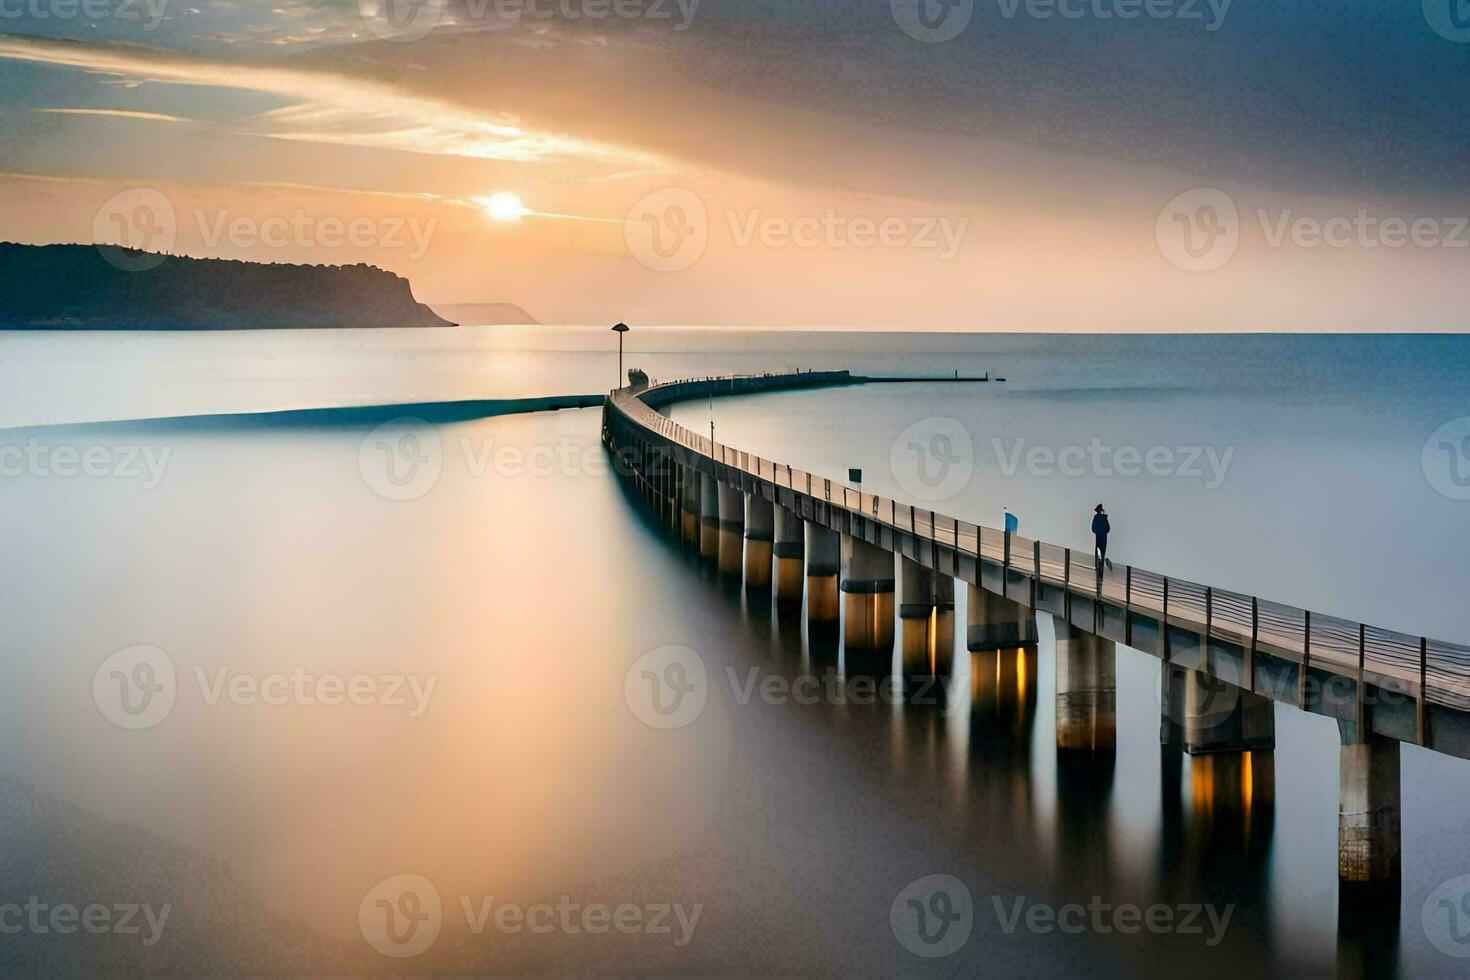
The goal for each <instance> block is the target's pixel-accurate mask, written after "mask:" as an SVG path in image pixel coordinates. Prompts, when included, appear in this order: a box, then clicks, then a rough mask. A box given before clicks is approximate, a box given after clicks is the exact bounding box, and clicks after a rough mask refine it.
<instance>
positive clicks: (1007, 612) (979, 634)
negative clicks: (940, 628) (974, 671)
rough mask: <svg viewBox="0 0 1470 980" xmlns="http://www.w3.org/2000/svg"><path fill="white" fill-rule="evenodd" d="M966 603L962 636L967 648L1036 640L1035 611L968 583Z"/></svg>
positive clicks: (993, 647) (1016, 644)
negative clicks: (965, 617)
mask: <svg viewBox="0 0 1470 980" xmlns="http://www.w3.org/2000/svg"><path fill="white" fill-rule="evenodd" d="M967 607H968V611H967V613H966V615H967V617H968V622H967V623H966V630H965V639H966V646H968V647H969V648H970V649H971V650H1004V649H1010V648H1013V647H1023V646H1026V645H1027V644H1030V643H1035V642H1036V613H1035V612H1034V611H1033V610H1031V609H1028V608H1026V607H1025V606H1023V605H1021V604H1020V603H1019V602H1012V601H1011V600H1010V599H1004V598H1001V597H1000V596H998V595H996V594H995V593H993V592H987V591H986V590H984V589H982V588H980V587H979V586H978V585H975V584H973V583H971V584H970V586H969V592H968V593H967ZM1060 622H1061V620H1058V623H1060Z"/></svg>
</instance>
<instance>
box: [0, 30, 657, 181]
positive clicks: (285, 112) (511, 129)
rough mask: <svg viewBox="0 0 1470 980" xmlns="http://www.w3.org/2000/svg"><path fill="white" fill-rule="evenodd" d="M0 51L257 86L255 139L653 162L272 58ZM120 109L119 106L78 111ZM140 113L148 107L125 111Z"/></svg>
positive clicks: (65, 47)
mask: <svg viewBox="0 0 1470 980" xmlns="http://www.w3.org/2000/svg"><path fill="white" fill-rule="evenodd" d="M0 58H6V59H12V60H18V61H27V62H32V63H37V64H43V65H50V66H53V67H59V68H71V69H77V70H81V71H86V72H93V73H97V74H101V75H113V76H120V77H123V78H125V79H132V80H142V81H149V82H156V83H162V84H178V85H201V86H209V87H214V88H225V89H236V90H243V91H251V92H260V93H265V94H269V95H274V96H278V97H280V98H283V99H287V100H289V101H290V102H292V103H293V104H292V105H290V106H288V107H287V108H284V109H280V110H275V111H272V112H267V113H263V114H261V115H258V116H255V117H251V118H250V119H248V120H246V121H245V122H244V123H243V124H242V128H243V130H244V131H247V132H250V133H253V134H255V135H260V136H269V137H279V138H284V139H296V140H309V141H315V142H325V143H343V144H349V145H358V146H376V147H383V148H389V149H395V150H408V151H412V152H417V153H429V154H436V155H446V156H464V157H471V158H478V159H497V160H515V161H534V160H557V161H561V160H587V161H594V162H597V163H602V164H611V165H615V166H619V167H628V166H633V167H635V168H642V169H647V168H656V167H658V166H660V165H661V161H660V160H659V158H658V157H657V156H655V155H653V154H648V153H645V152H641V151H637V150H633V149H629V148H627V147H623V146H617V145H613V144H607V143H599V142H596V141H591V140H585V139H580V138H578V137H575V136H570V135H563V134H559V133H551V132H533V131H529V130H527V129H525V128H523V127H522V126H521V125H519V124H518V123H517V122H516V120H515V119H514V117H512V116H510V115H509V114H506V113H496V112H492V111H487V110H482V109H472V108H466V107H464V106H461V105H455V104H452V103H449V102H446V101H442V100H439V99H435V98H431V97H427V96H424V95H411V94H405V93H404V92H403V91H402V90H401V89H398V88H396V87H393V86H391V85H386V84H382V83H379V82H374V81H368V80H364V79H360V78H354V77H351V76H349V75H344V74H337V73H332V72H329V71H321V70H314V69H303V68H295V67H289V66H280V65H275V64H252V63H239V62H221V61H213V60H208V59H204V58H200V57H196V56H193V55H188V54H180V53H176V52H172V51H163V50H159V49H154V48H143V47H134V46H124V45H93V44H84V43H79V42H72V41H54V40H43V39H38V38H23V37H18V36H14V35H0ZM84 111H89V112H91V113H92V114H108V115H115V116H126V115H129V114H128V113H126V112H124V111H123V110H84ZM133 115H134V117H137V118H146V117H148V116H151V115H153V114H146V113H145V114H142V115H138V114H133Z"/></svg>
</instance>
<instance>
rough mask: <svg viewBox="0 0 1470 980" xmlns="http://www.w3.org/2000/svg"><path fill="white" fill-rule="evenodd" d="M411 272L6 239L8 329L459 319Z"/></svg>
mask: <svg viewBox="0 0 1470 980" xmlns="http://www.w3.org/2000/svg"><path fill="white" fill-rule="evenodd" d="M452 326H454V324H452V323H450V322H449V321H448V320H445V319H443V318H441V317H439V316H438V315H437V314H435V313H434V312H433V311H432V310H430V309H429V308H428V307H427V306H425V305H423V304H422V303H419V302H417V301H415V300H414V298H413V291H412V289H411V287H410V286H409V282H408V280H407V279H405V278H403V277H402V276H396V275H394V274H393V273H391V272H386V271H384V270H382V269H379V268H376V267H374V266H370V265H347V266H337V265H285V264H269V263H260V262H238V261H234V260H230V259H195V258H189V257H187V256H176V255H169V256H163V255H158V254H155V253H151V252H142V251H137V250H133V249H123V248H117V247H114V246H96V245H16V244H13V243H10V242H3V243H0V329H6V330H265V329H283V328H334V327H452Z"/></svg>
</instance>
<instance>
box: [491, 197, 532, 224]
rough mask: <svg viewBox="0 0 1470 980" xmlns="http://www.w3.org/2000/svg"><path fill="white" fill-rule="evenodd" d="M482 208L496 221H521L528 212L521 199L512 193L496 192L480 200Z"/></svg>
mask: <svg viewBox="0 0 1470 980" xmlns="http://www.w3.org/2000/svg"><path fill="white" fill-rule="evenodd" d="M479 201H480V206H481V207H483V208H484V209H485V213H486V214H488V215H489V216H490V217H491V218H492V219H493V220H495V221H520V220H521V219H522V218H524V217H525V216H526V215H527V214H529V213H530V212H528V211H527V210H526V206H525V205H524V204H522V203H521V199H520V198H519V197H517V196H516V195H515V194H512V193H511V192H510V191H496V192H495V193H494V194H491V195H490V196H489V197H482V198H480V199H479Z"/></svg>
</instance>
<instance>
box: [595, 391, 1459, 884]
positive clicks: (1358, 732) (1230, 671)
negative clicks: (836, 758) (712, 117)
mask: <svg viewBox="0 0 1470 980" xmlns="http://www.w3.org/2000/svg"><path fill="white" fill-rule="evenodd" d="M878 380H886V379H869V378H862V377H858V376H854V375H852V374H850V373H848V372H846V371H833V372H811V373H803V374H786V375H757V376H747V377H726V378H702V379H695V380H688V381H678V382H673V383H668V384H659V385H655V386H652V387H637V388H622V389H619V390H617V391H614V392H612V393H611V394H610V395H609V396H608V397H607V399H606V400H605V402H604V404H603V428H602V435H603V441H604V442H605V444H606V445H607V447H608V449H609V450H610V451H611V452H612V453H613V454H614V455H615V456H616V457H617V458H618V459H619V460H621V462H622V463H623V465H624V467H625V469H626V472H627V473H628V474H629V475H630V476H631V477H632V478H634V479H636V480H638V481H639V482H640V483H641V484H642V485H643V486H644V487H645V488H646V489H648V490H649V491H650V492H651V493H652V494H653V495H654V496H655V498H656V499H657V500H658V501H659V502H660V504H661V505H663V506H666V507H668V508H669V509H670V511H671V515H673V516H677V515H678V514H679V512H680V510H683V511H684V512H685V514H684V523H683V527H684V528H685V530H686V533H688V531H689V529H690V525H691V523H692V522H691V521H690V516H691V515H690V513H689V511H690V505H691V503H693V507H694V509H696V510H702V511H703V513H704V515H705V525H704V528H700V529H699V531H701V532H702V533H704V534H706V535H709V534H718V533H720V532H722V531H723V533H726V534H731V535H733V534H736V533H739V530H738V529H740V528H742V527H743V528H744V529H745V531H746V536H747V538H750V536H751V534H752V533H754V534H755V535H756V537H755V538H753V539H751V540H750V541H747V546H746V548H745V555H744V557H745V562H744V566H745V567H744V574H745V577H746V583H747V587H748V588H752V589H765V590H769V589H770V582H771V581H772V575H771V565H770V563H771V560H772V554H773V553H774V555H775V556H776V560H777V563H778V574H777V575H776V577H775V578H776V581H777V583H778V585H777V592H778V598H779V599H780V600H783V601H799V599H800V592H799V590H800V587H801V585H800V583H801V577H800V575H799V573H798V572H797V569H796V568H795V567H793V566H792V564H791V563H792V562H800V561H802V560H803V559H804V560H805V563H806V591H807V610H808V618H809V619H810V620H811V621H812V622H813V623H832V624H835V622H836V620H837V619H838V615H839V607H840V606H841V605H842V603H841V602H840V600H839V589H840V595H841V596H843V597H845V599H846V608H845V610H844V612H843V616H842V618H843V620H844V621H845V623H846V628H845V631H844V632H845V643H846V645H847V646H848V647H849V648H850V649H853V650H872V649H885V648H886V649H889V650H891V649H892V646H893V642H894V635H895V633H894V614H895V606H897V611H898V612H899V615H900V617H901V619H902V620H903V621H904V622H906V623H908V622H913V623H914V624H915V628H914V629H913V630H911V631H907V632H906V633H905V643H904V657H903V660H904V665H905V666H904V670H905V673H908V672H910V671H911V670H913V671H919V672H922V671H925V670H932V671H934V672H936V673H942V672H943V671H944V670H946V669H947V667H948V664H949V661H950V658H949V657H947V656H945V655H943V654H942V653H941V654H939V655H933V654H929V655H927V656H926V655H925V654H927V653H928V650H927V647H928V646H929V643H928V642H926V641H925V640H924V638H923V637H924V635H925V634H928V633H930V632H931V631H932V626H931V627H921V626H919V625H918V624H920V623H925V622H927V621H930V620H931V619H932V620H933V621H941V620H942V618H943V617H944V616H945V615H946V614H947V615H948V616H953V595H954V591H953V590H954V588H955V587H956V586H957V583H959V582H964V583H965V584H966V587H967V589H968V595H969V602H968V610H969V611H968V619H969V621H968V622H967V624H966V634H965V635H966V636H967V637H968V641H969V642H968V646H969V648H970V650H972V651H978V650H991V649H996V648H999V647H1013V646H1017V645H1021V646H1024V645H1028V644H1033V643H1034V642H1035V639H1036V633H1035V616H1036V615H1037V614H1038V613H1048V614H1050V615H1051V616H1052V617H1053V618H1054V619H1055V620H1056V626H1057V637H1058V643H1057V675H1058V686H1057V699H1058V712H1057V726H1058V733H1057V736H1058V745H1059V746H1060V747H1065V748H1066V749H1067V750H1068V751H1069V752H1077V753H1109V754H1110V753H1111V752H1112V751H1113V739H1112V731H1113V727H1114V724H1115V719H1116V689H1115V686H1114V684H1115V681H1114V676H1115V675H1114V671H1113V666H1112V661H1113V656H1114V645H1115V644H1118V643H1121V644H1124V645H1126V646H1129V647H1132V648H1134V649H1136V650H1139V651H1142V652H1144V653H1148V654H1152V655H1154V656H1156V657H1159V658H1161V659H1162V660H1163V661H1164V663H1165V668H1164V672H1165V676H1164V685H1163V691H1162V695H1163V697H1162V702H1163V703H1162V712H1161V719H1160V740H1161V742H1162V743H1163V744H1164V745H1166V746H1169V745H1172V746H1177V747H1179V748H1181V749H1182V750H1183V751H1186V752H1189V753H1190V754H1192V755H1205V754H1221V753H1235V754H1240V753H1249V752H1252V751H1263V750H1269V749H1270V748H1271V747H1273V746H1274V740H1275V731H1274V718H1273V713H1272V710H1271V703H1270V702H1272V701H1282V702H1285V703H1287V704H1290V705H1293V706H1295V707H1297V708H1300V709H1301V710H1304V711H1309V712H1312V713H1315V714H1321V715H1325V716H1327V717H1331V718H1333V719H1335V720H1336V721H1337V722H1338V727H1339V732H1340V735H1341V740H1342V751H1341V753H1340V759H1339V794H1338V795H1339V814H1338V828H1339V849H1338V853H1339V861H1338V870H1339V875H1340V877H1341V878H1342V879H1343V880H1344V881H1345V882H1350V883H1381V884H1391V885H1393V886H1394V887H1397V883H1398V879H1399V850H1400V843H1399V807H1400V801H1399V790H1398V787H1399V778H1398V775H1399V772H1398V770H1399V743H1400V742H1410V743H1414V744H1417V745H1421V746H1425V747H1427V748H1429V749H1432V750H1434V751H1437V752H1442V753H1446V754H1449V755H1453V756H1458V757H1460V758H1470V647H1466V646H1462V645H1459V644H1453V643H1446V642H1444V641H1439V640H1433V639H1430V638H1428V637H1419V636H1410V635H1408V634H1403V633H1397V632H1393V631H1391V630H1384V629H1379V628H1376V627H1372V626H1368V625H1366V624H1362V623H1357V622H1352V621H1350V620H1346V619H1341V618H1338V617H1334V616H1328V615H1322V614H1319V613H1314V612H1311V611H1309V610H1304V609H1298V608H1295V607H1292V606H1289V605H1285V604H1282V603H1278V602H1272V601H1270V600H1267V599H1263V598H1260V597H1257V596H1249V595H1244V594H1241V593H1237V592H1231V591H1228V590H1224V589H1217V588H1214V587H1211V586H1207V585H1201V584H1198V583H1194V582H1189V581H1185V580H1181V579H1178V578H1173V577H1170V576H1165V575H1161V574H1159V573H1157V572H1151V571H1148V570H1145V569H1141V568H1135V567H1128V566H1117V567H1116V568H1112V569H1101V568H1099V567H1098V566H1097V565H1096V564H1095V563H1094V560H1093V556H1092V555H1091V554H1090V553H1085V554H1082V555H1080V556H1079V555H1075V554H1073V552H1072V550H1071V549H1069V548H1064V547H1060V546H1057V545H1051V544H1047V543H1046V542H1043V541H1037V540H1033V539H1028V538H1023V537H1021V536H1019V535H1017V534H1010V533H1007V532H1005V531H1003V530H995V529H992V528H987V527H982V526H979V525H975V524H970V523H968V522H965V521H962V520H959V519H957V518H953V517H949V516H946V515H944V514H939V513H937V512H935V511H932V510H926V509H921V508H917V507H914V506H913V505H911V504H905V503H902V502H900V501H896V500H892V499H889V498H886V497H880V496H877V495H875V494H870V493H863V492H861V491H859V490H856V489H853V488H852V487H848V486H845V485H843V484H842V483H840V482H838V481H835V480H832V479H829V478H826V477H821V476H816V475H814V474H811V473H807V472H805V471H803V470H799V469H796V468H795V467H792V466H790V465H788V464H785V463H779V462H775V461H773V460H768V459H762V458H761V457H759V456H756V455H754V454H753V453H749V452H746V451H743V450H740V449H736V448H734V447H732V446H726V445H722V444H720V443H718V442H713V441H712V440H710V439H708V438H706V437H704V436H701V435H698V434H697V433H694V432H691V431H689V430H688V429H685V428H683V427H682V426H679V425H677V424H675V423H674V422H673V421H672V420H670V419H668V418H667V417H665V416H663V415H661V414H659V413H658V411H657V409H658V408H660V407H662V406H665V405H668V404H671V403H673V402H678V401H688V400H695V399H704V398H709V397H714V396H720V395H740V394H753V393H759V392H767V391H781V390H791V389H798V388H816V387H831V386H838V385H852V384H864V383H868V382H871V381H878ZM893 380H902V379H893ZM936 380H939V379H936ZM701 485H702V490H703V493H702V494H698V495H695V497H696V499H694V500H693V501H691V494H690V492H689V488H690V487H693V486H701ZM737 493H738V494H741V495H743V499H744V501H745V506H743V507H740V508H738V510H739V519H738V520H737V519H736V517H735V514H736V510H737V508H736V507H735V499H734V498H733V496H732V495H734V494H737ZM711 498H716V499H718V501H719V504H718V506H717V507H716V506H713V505H712V504H711V502H710V501H711ZM727 501H729V502H728V503H727ZM753 501H758V502H756V503H752V502H753ZM772 513H774V515H775V527H774V530H773V529H772V527H771V520H770V518H769V517H768V516H767V515H769V514H772ZM747 514H751V515H755V519H754V520H750V521H747V520H745V517H746V515H747ZM798 521H800V522H802V523H803V524H804V526H805V535H804V536H799V535H797V534H796V533H795V528H796V522H798ZM706 529H708V530H706ZM773 534H774V541H775V544H774V548H773V547H772V546H771V544H770V541H771V538H772V535H773ZM752 543H754V544H755V545H756V546H754V547H752V546H751V545H752ZM705 553H706V554H709V555H711V556H714V555H716V554H720V550H719V548H718V546H717V539H715V538H713V537H712V538H710V543H709V545H707V546H706V551H705ZM722 558H723V559H724V560H722V562H721V565H722V568H723V570H725V571H727V572H733V573H736V574H738V573H739V571H740V569H739V567H738V566H739V554H738V552H736V553H735V559H734V561H733V563H732V562H731V560H730V559H729V558H728V557H726V556H724V555H722ZM761 566H764V567H761ZM898 568H901V569H902V575H901V576H900V575H899V574H898V571H897V570H898ZM900 581H901V583H902V592H901V601H899V602H898V603H895V591H896V589H897V588H898V587H899V586H898V584H897V583H899V582H900ZM939 583H943V584H942V585H941V584H939ZM909 633H912V634H913V636H912V642H910V636H909ZM921 647H924V648H925V649H923V650H921V649H920V648H921ZM910 648H912V649H910ZM926 661H927V662H926ZM1064 729H1065V731H1064Z"/></svg>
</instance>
